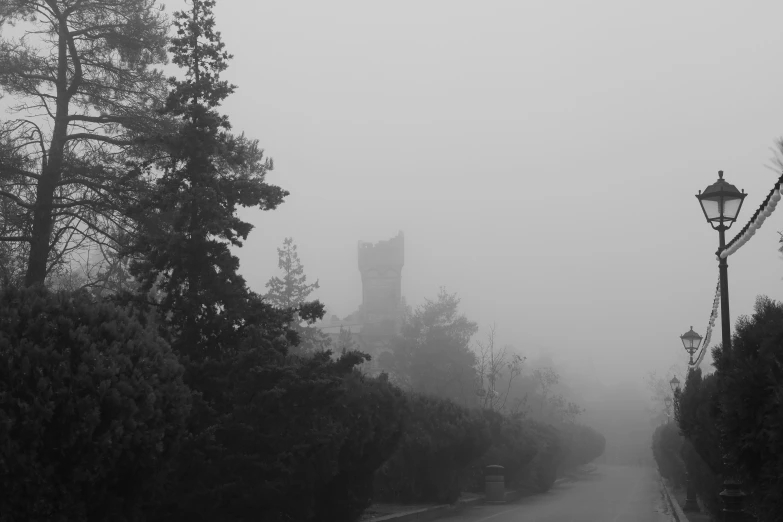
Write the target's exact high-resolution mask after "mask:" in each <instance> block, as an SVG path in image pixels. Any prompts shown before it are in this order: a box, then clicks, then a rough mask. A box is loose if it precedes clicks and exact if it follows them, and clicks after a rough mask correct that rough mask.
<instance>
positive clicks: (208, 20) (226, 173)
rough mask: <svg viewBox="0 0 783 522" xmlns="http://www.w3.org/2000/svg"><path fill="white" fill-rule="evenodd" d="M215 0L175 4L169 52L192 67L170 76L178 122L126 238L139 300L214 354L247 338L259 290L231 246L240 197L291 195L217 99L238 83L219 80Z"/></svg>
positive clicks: (183, 343)
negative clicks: (184, 6)
mask: <svg viewBox="0 0 783 522" xmlns="http://www.w3.org/2000/svg"><path fill="white" fill-rule="evenodd" d="M214 3H215V2H214V1H213V0H193V1H192V9H191V11H190V12H178V13H176V14H175V26H176V28H177V35H176V37H175V38H174V39H173V40H172V45H171V47H170V49H169V50H170V52H171V53H172V54H173V56H174V58H173V61H174V63H176V64H177V65H179V66H181V67H182V68H184V69H185V70H186V74H185V79H183V80H176V79H171V80H170V84H171V92H170V93H169V97H168V100H167V104H166V109H165V111H164V113H165V114H166V115H167V116H168V117H171V118H174V119H175V120H176V121H177V122H178V124H179V127H178V130H177V132H175V133H170V134H167V135H165V136H162V138H161V141H162V143H161V147H162V149H163V150H165V152H166V156H165V159H163V160H160V161H159V162H158V163H157V164H156V165H155V169H154V170H153V174H155V175H157V176H158V178H157V181H156V184H155V187H154V188H153V189H152V190H150V191H149V192H148V193H147V194H146V195H145V197H144V198H142V199H141V200H140V201H139V202H138V204H136V205H135V206H134V207H133V212H132V215H133V217H134V219H135V220H136V222H137V223H138V233H137V234H136V236H135V239H134V241H133V242H132V243H131V245H129V247H128V249H127V251H126V252H125V253H126V254H127V255H130V256H132V257H133V261H132V263H131V264H130V272H131V274H132V275H133V276H134V277H135V278H136V279H137V280H138V281H139V283H140V295H138V296H136V297H137V300H138V301H140V302H145V303H148V302H150V301H151V302H152V304H153V305H154V307H155V309H156V310H157V311H158V315H159V318H160V323H161V324H162V325H163V326H164V327H165V328H164V330H163V331H164V332H165V333H166V335H168V336H169V337H170V339H171V342H172V345H173V346H174V347H175V348H176V349H177V350H178V351H179V352H181V353H189V354H199V355H204V352H205V351H210V350H211V354H212V355H213V356H214V354H215V353H216V351H220V350H222V349H224V348H226V347H228V346H232V345H236V343H237V342H239V339H241V338H242V335H243V333H242V332H241V330H243V328H244V327H245V326H246V325H247V323H248V314H249V313H252V311H249V309H252V308H253V307H254V306H255V303H256V301H257V299H255V296H253V295H252V293H251V292H249V291H248V289H247V287H246V284H245V280H244V278H243V277H242V276H240V275H239V274H238V273H237V270H238V268H239V260H238V259H237V257H236V256H234V255H233V254H232V252H231V247H232V246H233V247H238V246H241V245H242V241H244V240H245V239H246V238H247V235H248V234H249V233H250V231H251V230H252V228H253V226H252V225H251V224H250V223H247V222H245V221H242V220H241V219H240V218H239V217H238V215H237V211H238V209H239V207H257V208H260V209H262V210H269V209H274V208H276V207H277V205H279V204H280V203H282V201H283V198H284V197H285V196H286V195H287V193H286V192H285V191H283V190H282V189H280V188H279V187H277V186H274V185H269V184H268V183H266V181H265V175H266V172H267V171H268V170H269V169H271V168H272V164H271V162H270V161H268V160H267V159H266V158H265V157H264V155H263V151H262V150H260V149H259V147H258V143H257V142H256V141H251V140H249V139H247V138H245V137H244V136H243V135H241V136H235V135H233V134H231V133H230V132H229V130H230V128H231V127H230V124H229V122H228V119H227V118H226V117H225V116H223V115H221V114H219V113H218V112H217V110H216V107H218V105H219V104H220V102H221V101H223V100H224V99H225V98H226V97H227V96H228V95H229V94H230V93H231V92H233V89H234V87H233V86H232V85H229V84H228V83H226V82H225V81H222V80H220V73H221V72H223V71H224V70H225V68H226V67H227V62H228V60H229V59H230V58H231V56H230V55H229V54H228V53H227V52H226V51H225V49H224V45H223V43H222V41H221V37H220V33H219V32H217V31H215V20H214V16H213V14H212V8H213V6H214Z"/></svg>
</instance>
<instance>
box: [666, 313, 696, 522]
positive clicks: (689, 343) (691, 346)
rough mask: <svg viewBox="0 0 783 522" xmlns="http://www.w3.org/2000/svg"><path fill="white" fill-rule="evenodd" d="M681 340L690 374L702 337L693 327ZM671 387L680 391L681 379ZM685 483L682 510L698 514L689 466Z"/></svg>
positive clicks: (675, 380)
mask: <svg viewBox="0 0 783 522" xmlns="http://www.w3.org/2000/svg"><path fill="white" fill-rule="evenodd" d="M680 340H681V341H682V345H683V346H684V347H685V351H686V352H688V355H690V357H691V360H690V363H689V364H688V373H690V372H691V370H693V354H694V353H696V350H698V349H699V346H700V345H701V340H702V336H701V335H699V334H697V333H696V332H694V331H693V326H691V329H690V330H688V331H687V332H685V333H684V334H682V335H681V336H680ZM669 386H671V387H672V389H673V390H674V389H676V390H678V391H679V389H680V381H679V379H677V377H676V376H675V377H674V378H673V379H672V380H671V381H669ZM685 481H686V482H685V489H686V497H685V505H684V506H683V507H682V510H683V511H693V512H698V511H699V502H698V501H697V500H696V491H695V490H694V489H693V481H692V480H691V474H690V472H689V471H688V468H687V465H686V468H685Z"/></svg>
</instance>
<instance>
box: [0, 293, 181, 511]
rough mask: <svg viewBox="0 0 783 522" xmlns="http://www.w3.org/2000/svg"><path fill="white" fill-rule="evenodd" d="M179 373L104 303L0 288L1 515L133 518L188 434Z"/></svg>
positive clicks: (164, 353)
mask: <svg viewBox="0 0 783 522" xmlns="http://www.w3.org/2000/svg"><path fill="white" fill-rule="evenodd" d="M182 376H183V368H182V366H181V365H180V364H179V362H177V359H176V357H175V356H174V354H173V353H172V352H171V350H170V348H169V346H168V345H167V344H166V343H164V342H163V341H161V339H160V338H159V337H158V336H157V335H156V334H155V333H154V332H153V331H152V330H151V329H147V328H144V327H142V326H141V325H140V324H139V323H138V322H137V321H135V320H133V319H131V318H130V317H129V316H128V315H127V314H125V313H124V312H123V311H121V310H119V309H117V308H115V307H113V306H110V305H107V304H98V305H94V304H92V303H91V302H90V301H89V299H88V297H87V296H86V295H84V294H74V295H68V294H66V293H57V294H52V293H49V292H47V291H46V290H44V289H43V288H36V289H25V290H18V289H14V288H6V289H4V290H3V291H2V292H0V489H2V495H0V519H2V520H4V521H14V520H20V521H21V520H25V521H38V520H40V521H44V520H47V521H48V520H68V521H79V520H109V519H111V520H117V521H124V520H137V519H138V517H139V509H140V506H141V504H142V502H143V501H144V500H145V498H147V497H149V496H150V495H151V492H152V491H153V490H154V489H155V488H156V487H157V485H158V483H159V481H160V479H161V478H162V475H163V474H164V473H165V470H166V468H165V467H166V464H167V463H168V462H169V461H170V459H171V458H172V455H173V454H174V452H175V450H176V448H177V446H178V443H179V441H180V439H181V438H182V437H183V436H184V434H185V419H186V417H187V415H188V412H189V410H190V401H191V396H190V392H189V390H188V389H187V387H186V386H185V385H184V384H183V381H182Z"/></svg>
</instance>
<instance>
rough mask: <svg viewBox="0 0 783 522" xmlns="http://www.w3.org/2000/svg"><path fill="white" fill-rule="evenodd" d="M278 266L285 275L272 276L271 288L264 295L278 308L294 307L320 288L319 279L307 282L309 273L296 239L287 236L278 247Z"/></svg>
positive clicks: (268, 283)
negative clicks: (305, 271)
mask: <svg viewBox="0 0 783 522" xmlns="http://www.w3.org/2000/svg"><path fill="white" fill-rule="evenodd" d="M277 266H278V268H280V270H282V271H283V277H282V278H280V277H272V278H271V279H269V281H268V282H267V283H266V287H267V288H268V289H269V291H268V292H267V294H266V295H265V296H264V298H265V299H266V301H267V302H268V303H269V304H271V305H272V306H275V307H277V308H292V307H295V306H298V305H300V304H301V303H304V302H306V301H307V298H308V297H309V296H310V294H312V293H313V292H314V291H315V290H318V288H319V285H318V281H316V282H315V283H312V284H308V283H307V275H305V273H304V266H303V265H302V261H301V260H300V259H299V253H298V252H297V247H296V244H294V239H293V238H291V237H287V238H285V239H284V240H283V246H282V248H278V249H277Z"/></svg>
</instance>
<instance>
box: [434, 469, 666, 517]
mask: <svg viewBox="0 0 783 522" xmlns="http://www.w3.org/2000/svg"><path fill="white" fill-rule="evenodd" d="M670 509H671V508H670V507H669V506H667V505H666V502H665V500H664V497H663V493H662V491H661V486H660V483H659V481H658V474H657V473H656V471H655V469H654V468H649V467H635V466H610V465H605V464H599V465H598V466H597V468H596V471H595V472H594V473H592V474H591V475H588V476H585V477H583V478H580V479H578V480H575V481H568V482H563V483H559V484H556V485H555V486H554V487H553V488H552V489H551V490H549V491H548V492H547V493H544V494H541V495H535V496H532V497H526V498H523V499H522V500H520V501H518V502H515V503H512V504H503V505H494V506H487V505H484V506H478V507H474V508H470V509H468V510H465V511H463V512H461V513H459V514H456V515H454V516H451V517H449V518H448V519H446V520H448V522H490V521H491V522H670V521H672V520H674V519H673V518H672V517H671V515H669V511H670Z"/></svg>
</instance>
